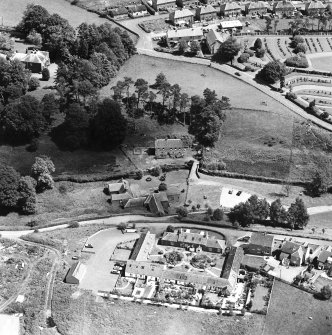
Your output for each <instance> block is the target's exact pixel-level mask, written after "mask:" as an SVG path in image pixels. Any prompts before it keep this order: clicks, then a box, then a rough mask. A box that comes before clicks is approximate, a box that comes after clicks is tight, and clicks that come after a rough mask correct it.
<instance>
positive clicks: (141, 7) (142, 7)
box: [128, 5, 146, 13]
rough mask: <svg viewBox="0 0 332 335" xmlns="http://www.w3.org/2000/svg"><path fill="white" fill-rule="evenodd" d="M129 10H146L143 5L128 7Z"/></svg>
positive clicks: (133, 11) (135, 11)
mask: <svg viewBox="0 0 332 335" xmlns="http://www.w3.org/2000/svg"><path fill="white" fill-rule="evenodd" d="M128 10H129V12H132V13H137V12H144V11H146V7H145V6H144V5H134V6H130V7H128Z"/></svg>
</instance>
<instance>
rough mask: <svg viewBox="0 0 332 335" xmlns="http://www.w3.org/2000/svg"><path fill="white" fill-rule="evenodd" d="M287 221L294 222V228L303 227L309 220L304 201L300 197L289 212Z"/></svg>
mask: <svg viewBox="0 0 332 335" xmlns="http://www.w3.org/2000/svg"><path fill="white" fill-rule="evenodd" d="M287 221H288V223H289V224H293V225H294V228H297V229H303V228H304V227H305V226H306V225H307V224H308V222H309V215H308V212H307V208H306V207H305V205H304V202H303V200H302V199H300V198H296V200H295V203H292V204H291V206H290V208H289V209H288V212H287Z"/></svg>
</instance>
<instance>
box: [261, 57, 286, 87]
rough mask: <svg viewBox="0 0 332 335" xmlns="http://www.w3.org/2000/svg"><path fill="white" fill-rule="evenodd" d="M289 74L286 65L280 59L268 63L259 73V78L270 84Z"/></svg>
mask: <svg viewBox="0 0 332 335" xmlns="http://www.w3.org/2000/svg"><path fill="white" fill-rule="evenodd" d="M286 74H287V69H286V66H285V65H284V64H282V63H280V62H279V61H271V62H269V63H267V64H266V65H265V66H264V67H263V69H262V70H261V71H260V72H259V73H258V74H257V76H258V78H260V79H262V80H264V81H266V82H267V83H269V84H274V83H275V82H277V81H278V80H281V79H282V77H285V75H286Z"/></svg>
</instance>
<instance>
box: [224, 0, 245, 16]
mask: <svg viewBox="0 0 332 335" xmlns="http://www.w3.org/2000/svg"><path fill="white" fill-rule="evenodd" d="M241 11H242V9H241V7H240V5H238V4H237V3H236V2H226V3H222V4H221V5H220V14H221V15H222V16H238V15H240V14H241Z"/></svg>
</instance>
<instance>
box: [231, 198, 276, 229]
mask: <svg viewBox="0 0 332 335" xmlns="http://www.w3.org/2000/svg"><path fill="white" fill-rule="evenodd" d="M269 214H270V206H269V203H268V202H267V201H266V199H258V197H257V196H256V195H252V196H251V197H250V198H249V199H248V200H247V201H246V202H245V203H243V202H242V203H240V204H238V205H236V206H235V207H234V208H233V209H232V210H231V211H230V213H229V215H228V216H229V219H230V221H231V222H232V223H234V222H236V221H237V222H238V223H239V224H240V225H241V226H243V227H246V226H250V225H251V224H254V223H260V222H262V221H265V220H266V219H267V217H268V216H269Z"/></svg>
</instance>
